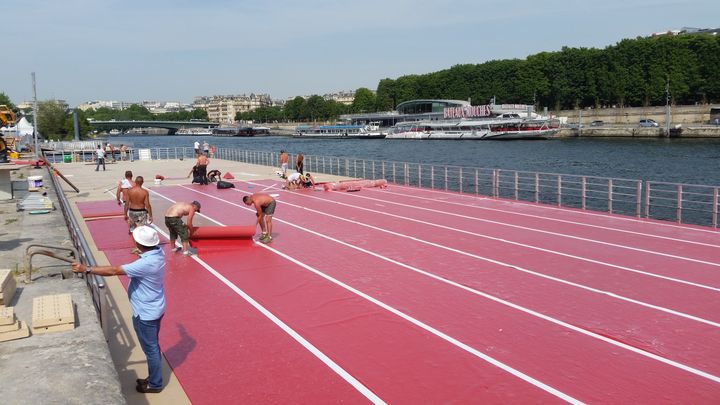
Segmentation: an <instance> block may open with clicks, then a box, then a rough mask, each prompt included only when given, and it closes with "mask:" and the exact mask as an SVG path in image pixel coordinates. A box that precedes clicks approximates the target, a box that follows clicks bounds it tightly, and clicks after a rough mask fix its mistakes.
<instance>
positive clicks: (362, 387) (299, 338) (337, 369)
mask: <svg viewBox="0 0 720 405" xmlns="http://www.w3.org/2000/svg"><path fill="white" fill-rule="evenodd" d="M153 193H154V194H156V195H158V196H160V197H162V198H164V199H166V200H168V201H170V202H172V203H175V201H174V200H172V199H171V198H168V197H166V196H164V195H162V194H160V193H158V192H157V191H153ZM199 215H202V216H203V217H204V218H207V219H209V220H211V221H213V222H214V223H216V224H218V225H220V226H226V225H225V224H222V223H221V222H218V221H216V220H214V219H212V218H210V217H208V216H207V215H203V214H199ZM152 226H153V227H154V228H155V229H157V231H158V232H160V233H162V234H163V236H165V237H166V238H168V239H169V238H170V235H168V234H167V233H166V232H165V231H163V230H162V229H160V228H159V227H158V226H156V225H152ZM260 246H263V247H265V246H264V245H260ZM191 257H192V258H193V259H195V261H197V262H198V263H200V265H201V266H203V267H204V268H205V270H207V271H208V272H209V273H210V274H212V275H213V276H215V277H216V278H217V279H218V280H220V281H221V282H222V283H223V284H225V285H226V286H228V287H230V289H231V290H233V291H234V292H235V293H236V294H237V295H239V296H240V297H242V299H244V300H245V301H247V302H248V303H249V304H250V305H252V306H253V307H254V308H255V309H256V310H258V311H259V312H260V313H261V314H263V315H264V316H265V317H266V318H268V319H270V320H271V321H272V322H273V323H274V324H275V325H277V326H278V327H280V329H282V330H283V331H284V332H285V333H287V334H288V335H290V337H292V338H293V339H295V341H297V342H298V343H300V344H301V345H302V346H303V347H304V348H305V349H307V350H308V351H309V352H310V353H312V354H313V355H314V356H315V357H317V358H318V359H319V360H320V361H322V362H323V363H325V365H326V366H328V367H329V368H330V369H331V370H332V371H334V372H335V373H336V374H337V375H339V376H340V377H341V378H342V379H344V380H345V381H347V382H348V383H349V384H350V385H352V386H353V387H354V388H355V389H356V390H357V391H358V392H360V393H361V394H362V395H364V396H365V397H366V398H367V399H369V400H370V401H371V402H372V403H374V404H385V401H383V400H382V399H380V398H379V397H378V396H377V395H375V394H374V393H373V392H372V391H371V390H370V389H368V388H367V387H366V386H365V385H363V384H362V383H361V382H360V381H358V380H357V379H356V378H355V377H353V376H352V375H350V373H348V372H347V371H345V369H343V368H342V367H340V366H339V365H338V364H337V363H335V362H334V361H332V359H330V358H329V357H328V356H327V355H326V354H325V353H323V352H322V351H320V350H319V349H318V348H317V347H315V346H314V345H313V344H312V343H310V342H308V341H307V340H306V339H305V338H303V337H302V336H301V335H300V334H299V333H297V332H296V331H295V330H294V329H292V328H291V327H289V326H288V325H287V324H286V323H285V322H283V321H282V320H280V318H278V317H276V316H275V315H273V314H272V313H271V312H270V311H268V310H267V309H266V308H265V307H263V306H262V305H261V304H260V303H259V302H257V301H255V300H254V299H253V298H252V297H251V296H249V295H248V294H247V293H246V292H245V291H243V290H241V289H240V288H239V287H238V286H236V285H235V284H233V283H232V282H231V281H230V280H228V279H227V278H225V277H224V276H223V275H222V274H220V273H218V272H217V271H216V270H215V269H214V268H213V267H212V266H210V265H208V264H207V263H205V262H204V261H203V260H202V259H200V258H199V257H197V255H194V256H191Z"/></svg>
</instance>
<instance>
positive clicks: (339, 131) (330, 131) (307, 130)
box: [293, 125, 385, 139]
mask: <svg viewBox="0 0 720 405" xmlns="http://www.w3.org/2000/svg"><path fill="white" fill-rule="evenodd" d="M293 137H296V138H325V139H381V138H385V133H383V132H380V131H379V129H378V128H377V127H376V126H371V125H316V126H309V125H299V126H298V127H297V128H296V129H295V134H294V135H293Z"/></svg>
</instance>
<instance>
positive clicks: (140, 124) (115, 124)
mask: <svg viewBox="0 0 720 405" xmlns="http://www.w3.org/2000/svg"><path fill="white" fill-rule="evenodd" d="M90 125H91V126H92V127H93V128H94V129H97V130H107V131H109V130H112V129H117V130H119V131H123V132H124V131H127V130H129V129H132V128H164V129H167V130H168V131H169V132H168V135H173V134H175V132H177V130H178V129H180V128H208V127H209V128H215V127H217V126H219V125H220V124H219V123H217V122H209V121H135V120H132V121H119V120H111V121H90Z"/></svg>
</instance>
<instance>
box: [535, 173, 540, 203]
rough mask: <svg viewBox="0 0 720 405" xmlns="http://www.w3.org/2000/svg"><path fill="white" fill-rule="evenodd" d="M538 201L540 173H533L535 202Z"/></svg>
mask: <svg viewBox="0 0 720 405" xmlns="http://www.w3.org/2000/svg"><path fill="white" fill-rule="evenodd" d="M539 202H540V173H535V203H539Z"/></svg>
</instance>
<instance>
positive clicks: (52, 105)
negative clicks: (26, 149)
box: [37, 100, 68, 139]
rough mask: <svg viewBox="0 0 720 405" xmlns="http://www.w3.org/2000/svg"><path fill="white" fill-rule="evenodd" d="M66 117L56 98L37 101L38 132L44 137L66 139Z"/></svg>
mask: <svg viewBox="0 0 720 405" xmlns="http://www.w3.org/2000/svg"><path fill="white" fill-rule="evenodd" d="M66 118H67V112H66V111H65V108H63V106H62V105H60V103H58V102H57V100H46V101H39V102H38V123H37V126H38V132H39V133H40V135H42V136H44V137H45V138H51V139H66V138H67V135H68V131H67V129H66V127H65V120H66Z"/></svg>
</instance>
